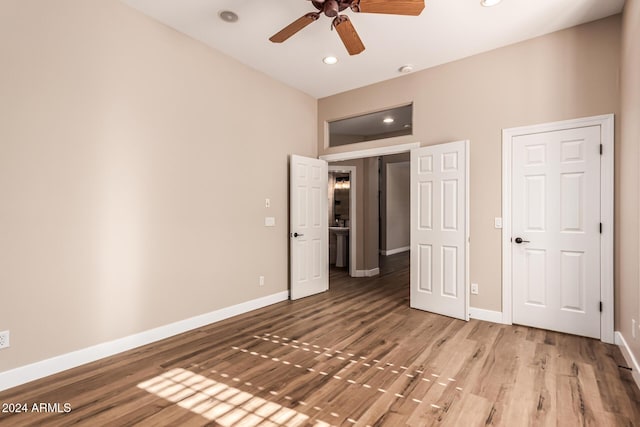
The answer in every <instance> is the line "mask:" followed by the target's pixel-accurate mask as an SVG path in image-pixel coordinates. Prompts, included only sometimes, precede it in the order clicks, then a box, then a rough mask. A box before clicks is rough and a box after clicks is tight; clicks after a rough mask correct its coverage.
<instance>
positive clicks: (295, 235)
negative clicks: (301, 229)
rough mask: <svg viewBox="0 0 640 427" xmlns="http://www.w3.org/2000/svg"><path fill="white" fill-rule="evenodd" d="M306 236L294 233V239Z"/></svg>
mask: <svg viewBox="0 0 640 427" xmlns="http://www.w3.org/2000/svg"><path fill="white" fill-rule="evenodd" d="M302 236H304V234H300V233H293V237H302Z"/></svg>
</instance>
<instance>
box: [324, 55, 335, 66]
mask: <svg viewBox="0 0 640 427" xmlns="http://www.w3.org/2000/svg"><path fill="white" fill-rule="evenodd" d="M322 62H324V63H325V64H327V65H333V64H337V63H338V58H336V57H335V56H325V57H324V58H322Z"/></svg>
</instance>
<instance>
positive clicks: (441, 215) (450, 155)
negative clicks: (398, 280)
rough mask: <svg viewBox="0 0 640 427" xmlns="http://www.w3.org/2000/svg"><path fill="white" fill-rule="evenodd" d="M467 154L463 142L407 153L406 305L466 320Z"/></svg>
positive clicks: (466, 148)
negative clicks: (408, 244)
mask: <svg viewBox="0 0 640 427" xmlns="http://www.w3.org/2000/svg"><path fill="white" fill-rule="evenodd" d="M468 152H469V142H468V141H459V142H452V143H448V144H440V145H432V146H429V147H424V148H417V149H413V150H411V291H410V294H411V296H410V300H411V307H413V308H418V309H421V310H426V311H430V312H434V313H438V314H442V315H445V316H451V317H456V318H459V319H465V320H468V289H467V288H468V286H467V283H468V228H469V227H468V207H469V203H468V187H469V186H468V181H467V177H468V167H469V164H468V155H469V153H468Z"/></svg>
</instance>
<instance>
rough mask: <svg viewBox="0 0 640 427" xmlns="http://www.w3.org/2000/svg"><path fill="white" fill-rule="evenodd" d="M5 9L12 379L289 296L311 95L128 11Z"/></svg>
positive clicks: (61, 6)
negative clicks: (291, 239)
mask: <svg viewBox="0 0 640 427" xmlns="http://www.w3.org/2000/svg"><path fill="white" fill-rule="evenodd" d="M1 9H2V12H1V13H0V54H1V55H0V57H1V58H2V65H1V66H0V200H1V201H2V202H1V206H0V295H1V296H2V297H1V299H2V301H3V304H2V309H0V330H5V329H8V330H10V331H11V347H10V348H9V349H6V350H2V353H1V354H0V371H4V370H7V369H10V368H14V367H17V366H22V365H26V364H29V363H32V362H35V361H39V360H43V359H45V358H49V357H52V356H55V355H60V354H63V353H67V352H70V351H73V350H77V349H81V348H85V347H88V346H91V345H94V344H98V343H103V342H106V341H109V340H113V339H116V338H120V337H124V336H127V335H130V334H134V333H137V332H140V331H144V330H147V329H150V328H154V327H157V326H161V325H165V324H168V323H171V322H174V321H178V320H182V319H186V318H189V317H192V316H195V315H199V314H202V313H207V312H211V311H213V310H216V309H219V308H222V307H226V306H230V305H233V304H237V303H240V302H245V301H248V300H252V299H255V298H258V297H261V296H266V295H271V294H275V293H278V292H281V291H286V290H287V280H288V279H287V271H288V261H287V260H288V255H287V253H288V249H287V248H288V238H287V229H288V227H287V222H288V220H287V217H288V210H287V203H288V202H287V188H288V184H287V168H288V166H287V164H288V157H287V156H288V154H291V153H295V154H300V155H306V156H316V155H317V147H316V134H315V129H316V120H317V103H316V100H314V99H313V98H311V97H309V96H307V95H305V94H303V93H301V92H298V91H296V90H294V89H291V88H289V87H287V86H285V85H283V84H280V83H277V82H275V81H274V80H272V79H270V78H268V77H266V76H264V75H262V74H260V73H258V72H256V71H254V70H252V69H250V68H247V67H245V66H243V65H241V64H239V63H238V62H236V61H234V60H231V59H230V58H228V57H226V56H224V55H222V54H220V53H217V52H215V51H213V50H211V49H210V48H207V47H205V46H204V45H202V44H200V43H198V42H195V41H193V40H191V39H189V38H187V37H185V36H183V35H180V34H178V33H176V32H175V31H173V30H171V29H169V28H167V27H165V26H163V25H160V24H158V23H156V22H154V21H152V20H150V19H149V18H147V17H145V16H143V15H141V14H140V13H138V12H136V11H134V10H133V9H130V8H128V7H126V6H125V5H123V4H122V3H120V2H118V1H116V0H101V1H84V0H57V1H55V2H54V1H46V0H39V1H24V0H5V1H3V2H2V7H1ZM265 176H266V177H268V179H262V178H261V177H265ZM266 197H269V198H271V202H272V207H271V208H269V209H266V208H264V205H265V200H264V199H265V198H266ZM266 215H269V216H275V217H276V224H277V226H276V227H274V228H265V227H264V226H263V224H264V216H266ZM259 275H264V276H265V277H266V284H265V285H264V286H263V287H258V276H259Z"/></svg>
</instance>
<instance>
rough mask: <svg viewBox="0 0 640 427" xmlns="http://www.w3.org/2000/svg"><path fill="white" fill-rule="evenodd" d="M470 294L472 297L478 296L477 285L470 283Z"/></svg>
mask: <svg viewBox="0 0 640 427" xmlns="http://www.w3.org/2000/svg"><path fill="white" fill-rule="evenodd" d="M471 293H472V294H473V295H478V284H477V283H472V284H471Z"/></svg>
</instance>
